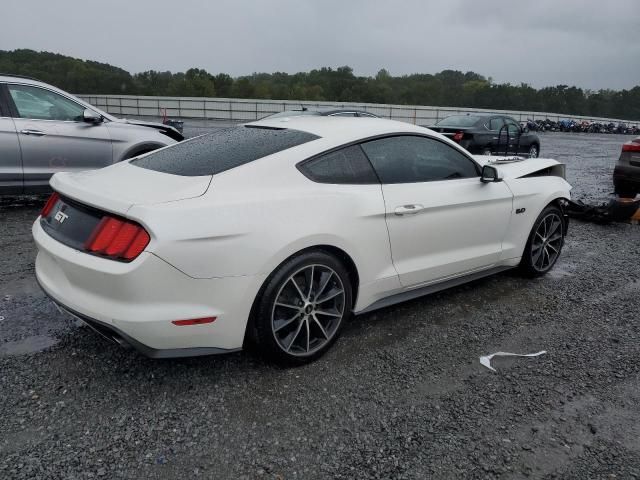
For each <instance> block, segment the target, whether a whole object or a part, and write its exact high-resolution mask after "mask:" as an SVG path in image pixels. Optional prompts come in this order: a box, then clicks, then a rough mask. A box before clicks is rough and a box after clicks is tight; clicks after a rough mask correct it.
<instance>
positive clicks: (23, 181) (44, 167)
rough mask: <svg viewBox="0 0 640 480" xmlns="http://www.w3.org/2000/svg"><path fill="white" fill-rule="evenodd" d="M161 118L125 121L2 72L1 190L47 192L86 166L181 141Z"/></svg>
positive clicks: (0, 86)
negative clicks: (53, 182)
mask: <svg viewBox="0 0 640 480" xmlns="http://www.w3.org/2000/svg"><path fill="white" fill-rule="evenodd" d="M183 138H184V137H183V136H182V134H180V133H179V132H178V131H177V130H175V129H174V128H172V127H170V126H167V125H162V124H160V123H151V122H140V121H133V120H121V119H118V118H115V117H113V116H112V115H109V114H108V113H106V112H103V111H101V110H99V109H97V108H96V107H93V106H91V105H89V104H88V103H86V102H85V101H83V100H81V99H79V98H77V97H74V96H73V95H71V94H69V93H66V92H64V91H62V90H60V89H58V88H55V87H53V86H51V85H48V84H46V83H43V82H40V81H37V80H34V79H30V78H26V77H20V76H16V75H5V74H0V194H3V193H13V194H19V193H37V192H39V191H43V190H45V191H47V190H50V188H49V178H50V177H51V175H53V174H54V173H56V172H59V171H76V170H87V169H92V168H100V167H105V166H107V165H111V164H112V163H117V162H120V161H122V160H125V159H128V158H132V157H135V156H136V155H141V154H143V153H146V152H150V151H152V150H155V149H157V148H160V147H164V146H167V145H172V144H174V143H176V142H179V141H181V140H183Z"/></svg>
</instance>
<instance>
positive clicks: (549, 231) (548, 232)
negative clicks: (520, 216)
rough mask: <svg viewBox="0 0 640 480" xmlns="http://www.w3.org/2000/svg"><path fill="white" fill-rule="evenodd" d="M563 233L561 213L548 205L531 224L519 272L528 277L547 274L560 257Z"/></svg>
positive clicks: (553, 206) (563, 226)
mask: <svg viewBox="0 0 640 480" xmlns="http://www.w3.org/2000/svg"><path fill="white" fill-rule="evenodd" d="M564 233H565V225H564V216H563V214H562V211H561V210H560V209H559V208H558V207H556V206H555V205H548V206H547V207H546V208H545V209H544V210H543V211H542V213H540V215H538V218H537V219H536V221H535V222H534V224H533V228H532V229H531V233H530V234H529V239H528V240H527V244H526V246H525V247H524V252H523V254H522V260H520V270H521V272H522V273H524V274H525V275H526V276H528V277H539V276H541V275H545V274H546V273H548V272H549V271H550V270H551V269H552V268H553V266H554V265H555V264H556V262H557V261H558V258H559V257H560V252H561V251H562V247H563V245H564Z"/></svg>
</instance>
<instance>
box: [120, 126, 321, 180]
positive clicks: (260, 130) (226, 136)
mask: <svg viewBox="0 0 640 480" xmlns="http://www.w3.org/2000/svg"><path fill="white" fill-rule="evenodd" d="M317 138H320V137H317V136H316V135H313V134H311V133H307V132H301V131H299V130H291V129H286V128H282V129H280V128H278V129H276V128H264V127H251V126H242V127H232V128H224V129H221V130H217V131H215V132H213V133H209V134H206V135H202V136H200V137H197V138H194V139H192V140H187V141H184V142H182V143H178V144H177V145H174V146H172V147H170V148H165V149H163V150H158V151H157V152H152V153H150V154H149V155H147V156H145V157H143V158H139V159H134V160H132V161H131V164H133V165H136V166H138V167H141V168H146V169H148V170H154V171H156V172H163V173H170V174H172V175H182V176H186V177H196V176H199V175H215V174H216V173H220V172H224V171H225V170H229V169H231V168H235V167H238V166H240V165H244V164H245V163H249V162H253V161H254V160H258V159H259V158H262V157H266V156H267V155H271V154H274V153H277V152H281V151H283V150H286V149H288V148H292V147H295V146H297V145H302V144H303V143H307V142H310V141H311V140H315V139H317Z"/></svg>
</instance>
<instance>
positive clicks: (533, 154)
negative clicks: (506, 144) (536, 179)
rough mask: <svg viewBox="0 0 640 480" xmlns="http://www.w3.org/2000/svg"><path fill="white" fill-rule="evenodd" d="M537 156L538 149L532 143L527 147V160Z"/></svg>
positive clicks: (538, 153)
mask: <svg viewBox="0 0 640 480" xmlns="http://www.w3.org/2000/svg"><path fill="white" fill-rule="evenodd" d="M538 155H540V147H539V146H538V145H537V144H535V143H533V144H532V145H531V146H530V147H529V158H538Z"/></svg>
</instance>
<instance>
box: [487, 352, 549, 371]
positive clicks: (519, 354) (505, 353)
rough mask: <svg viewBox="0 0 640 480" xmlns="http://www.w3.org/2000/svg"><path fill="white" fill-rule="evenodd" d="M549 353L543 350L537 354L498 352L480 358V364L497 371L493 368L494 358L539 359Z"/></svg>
mask: <svg viewBox="0 0 640 480" xmlns="http://www.w3.org/2000/svg"><path fill="white" fill-rule="evenodd" d="M545 353H547V351H546V350H541V351H540V352H537V353H509V352H496V353H492V354H491V355H486V356H484V357H480V364H481V365H484V366H485V367H487V368H488V369H489V370H492V371H494V372H495V371H496V369H495V368H493V367H492V366H491V359H492V358H493V357H538V356H540V355H543V354H545Z"/></svg>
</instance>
